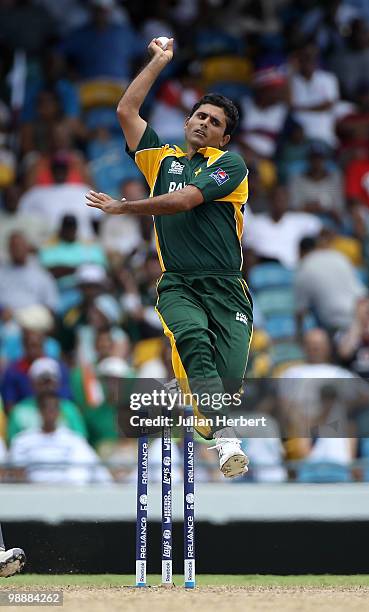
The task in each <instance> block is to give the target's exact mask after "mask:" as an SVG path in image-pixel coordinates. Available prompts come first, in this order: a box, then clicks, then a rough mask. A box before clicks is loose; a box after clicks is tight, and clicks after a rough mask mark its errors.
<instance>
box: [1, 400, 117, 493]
mask: <svg viewBox="0 0 369 612" xmlns="http://www.w3.org/2000/svg"><path fill="white" fill-rule="evenodd" d="M39 411H40V417H41V418H40V424H39V427H38V428H37V429H35V430H33V429H32V430H26V431H23V432H21V433H19V434H18V435H17V436H15V437H14V439H13V441H12V443H11V445H10V450H9V463H10V464H11V465H12V466H13V468H15V469H16V470H17V477H18V479H19V480H25V481H26V482H37V483H43V484H46V483H53V484H55V483H58V484H59V483H63V484H76V485H83V484H88V483H92V482H99V483H109V482H111V481H112V477H111V475H110V473H109V471H108V470H107V469H106V468H104V467H103V466H102V465H101V463H100V460H99V458H98V456H97V455H96V453H95V451H94V450H93V449H92V448H91V447H90V446H89V445H88V443H87V442H86V440H84V439H83V438H82V437H81V436H80V435H77V434H76V433H75V432H73V431H70V430H69V429H67V428H66V427H65V426H64V425H62V424H61V423H60V412H61V410H60V400H59V398H58V396H57V395H56V394H55V393H52V392H48V393H45V394H44V395H43V396H42V397H40V400H39Z"/></svg>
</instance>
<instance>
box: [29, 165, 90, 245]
mask: <svg viewBox="0 0 369 612" xmlns="http://www.w3.org/2000/svg"><path fill="white" fill-rule="evenodd" d="M69 164H70V157H69V156H68V154H64V153H57V154H55V156H54V157H53V159H52V162H51V172H52V176H53V179H54V184H52V185H36V186H34V187H31V188H30V189H28V191H26V192H25V193H24V194H23V196H22V197H21V199H20V202H19V209H20V211H21V212H22V213H27V214H32V215H36V216H37V215H38V216H41V217H43V218H44V219H47V220H48V223H49V225H50V229H51V231H53V232H54V233H56V232H57V231H58V228H59V227H60V224H61V221H62V218H63V217H64V215H74V216H75V217H76V219H77V220H78V237H79V239H81V240H92V239H93V238H94V233H93V227H92V221H93V219H94V218H97V216H96V215H91V214H90V213H89V211H87V210H85V209H86V207H84V206H81V202H83V198H84V196H85V194H86V191H88V190H89V189H90V187H89V186H88V185H84V184H74V183H68V182H67V177H68V169H69ZM50 202H52V206H50Z"/></svg>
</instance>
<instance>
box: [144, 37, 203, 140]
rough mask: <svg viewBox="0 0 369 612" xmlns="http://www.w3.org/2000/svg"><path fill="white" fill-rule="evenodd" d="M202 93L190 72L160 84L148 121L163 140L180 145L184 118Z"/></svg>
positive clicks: (182, 73)
mask: <svg viewBox="0 0 369 612" xmlns="http://www.w3.org/2000/svg"><path fill="white" fill-rule="evenodd" d="M149 42H150V41H149ZM203 93H204V92H202V91H201V90H200V89H199V87H198V84H197V81H196V80H195V79H194V78H193V77H192V76H191V73H190V72H185V71H183V72H181V74H179V75H178V76H177V78H176V79H171V80H168V81H165V82H164V83H163V84H162V86H161V87H160V88H159V91H158V93H157V96H156V101H155V104H154V105H153V108H152V112H151V115H150V120H149V123H150V125H151V126H152V128H153V129H154V130H155V131H156V132H157V133H159V134H160V138H161V139H162V140H163V142H168V143H171V144H177V145H182V143H183V124H184V122H185V119H186V117H187V116H188V115H189V113H190V111H191V108H192V107H193V106H194V104H196V102H197V100H199V99H200V98H201V96H202V95H203Z"/></svg>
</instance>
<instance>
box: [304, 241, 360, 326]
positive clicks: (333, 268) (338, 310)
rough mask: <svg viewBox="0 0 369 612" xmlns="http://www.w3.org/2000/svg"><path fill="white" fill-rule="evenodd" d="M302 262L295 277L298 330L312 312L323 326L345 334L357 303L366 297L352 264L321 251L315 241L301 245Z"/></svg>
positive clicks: (328, 249) (340, 257)
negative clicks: (309, 312) (311, 311)
mask: <svg viewBox="0 0 369 612" xmlns="http://www.w3.org/2000/svg"><path fill="white" fill-rule="evenodd" d="M300 257H301V262H300V265H299V268H298V270H297V272H296V276H295V303H296V317H297V328H298V330H300V332H301V328H302V321H303V319H304V316H305V315H306V314H307V312H308V311H309V309H310V310H313V312H314V314H315V316H316V317H317V318H318V320H319V322H320V324H321V325H322V326H323V327H325V328H326V329H328V330H330V331H332V332H335V331H338V330H345V329H347V328H348V327H349V326H350V323H351V321H352V319H353V317H354V314H355V308H356V303H357V300H358V299H359V298H361V297H363V296H364V295H366V294H367V289H366V287H365V286H364V285H363V284H362V282H361V281H360V280H359V279H358V277H357V275H356V273H355V269H354V267H353V265H352V264H351V263H350V261H349V260H348V259H347V257H345V255H343V254H342V253H339V252H338V251H335V250H334V249H330V248H320V246H319V244H317V242H316V241H315V240H314V238H311V237H306V238H303V239H302V240H301V243H300Z"/></svg>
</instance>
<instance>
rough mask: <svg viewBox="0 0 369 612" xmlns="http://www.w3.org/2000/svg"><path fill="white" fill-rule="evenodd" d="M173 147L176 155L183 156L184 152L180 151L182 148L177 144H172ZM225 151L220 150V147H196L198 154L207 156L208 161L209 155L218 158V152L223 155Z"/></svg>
mask: <svg viewBox="0 0 369 612" xmlns="http://www.w3.org/2000/svg"><path fill="white" fill-rule="evenodd" d="M174 148H175V151H176V156H177V157H184V156H185V155H186V152H185V151H182V149H181V148H180V147H177V145H174ZM226 152H227V151H222V149H216V148H215V147H201V149H197V153H200V155H202V156H203V157H208V158H209V162H210V158H211V157H215V158H218V157H219V156H220V154H221V155H223V154H224V153H226ZM209 162H208V164H209ZM209 165H210V164H209Z"/></svg>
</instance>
